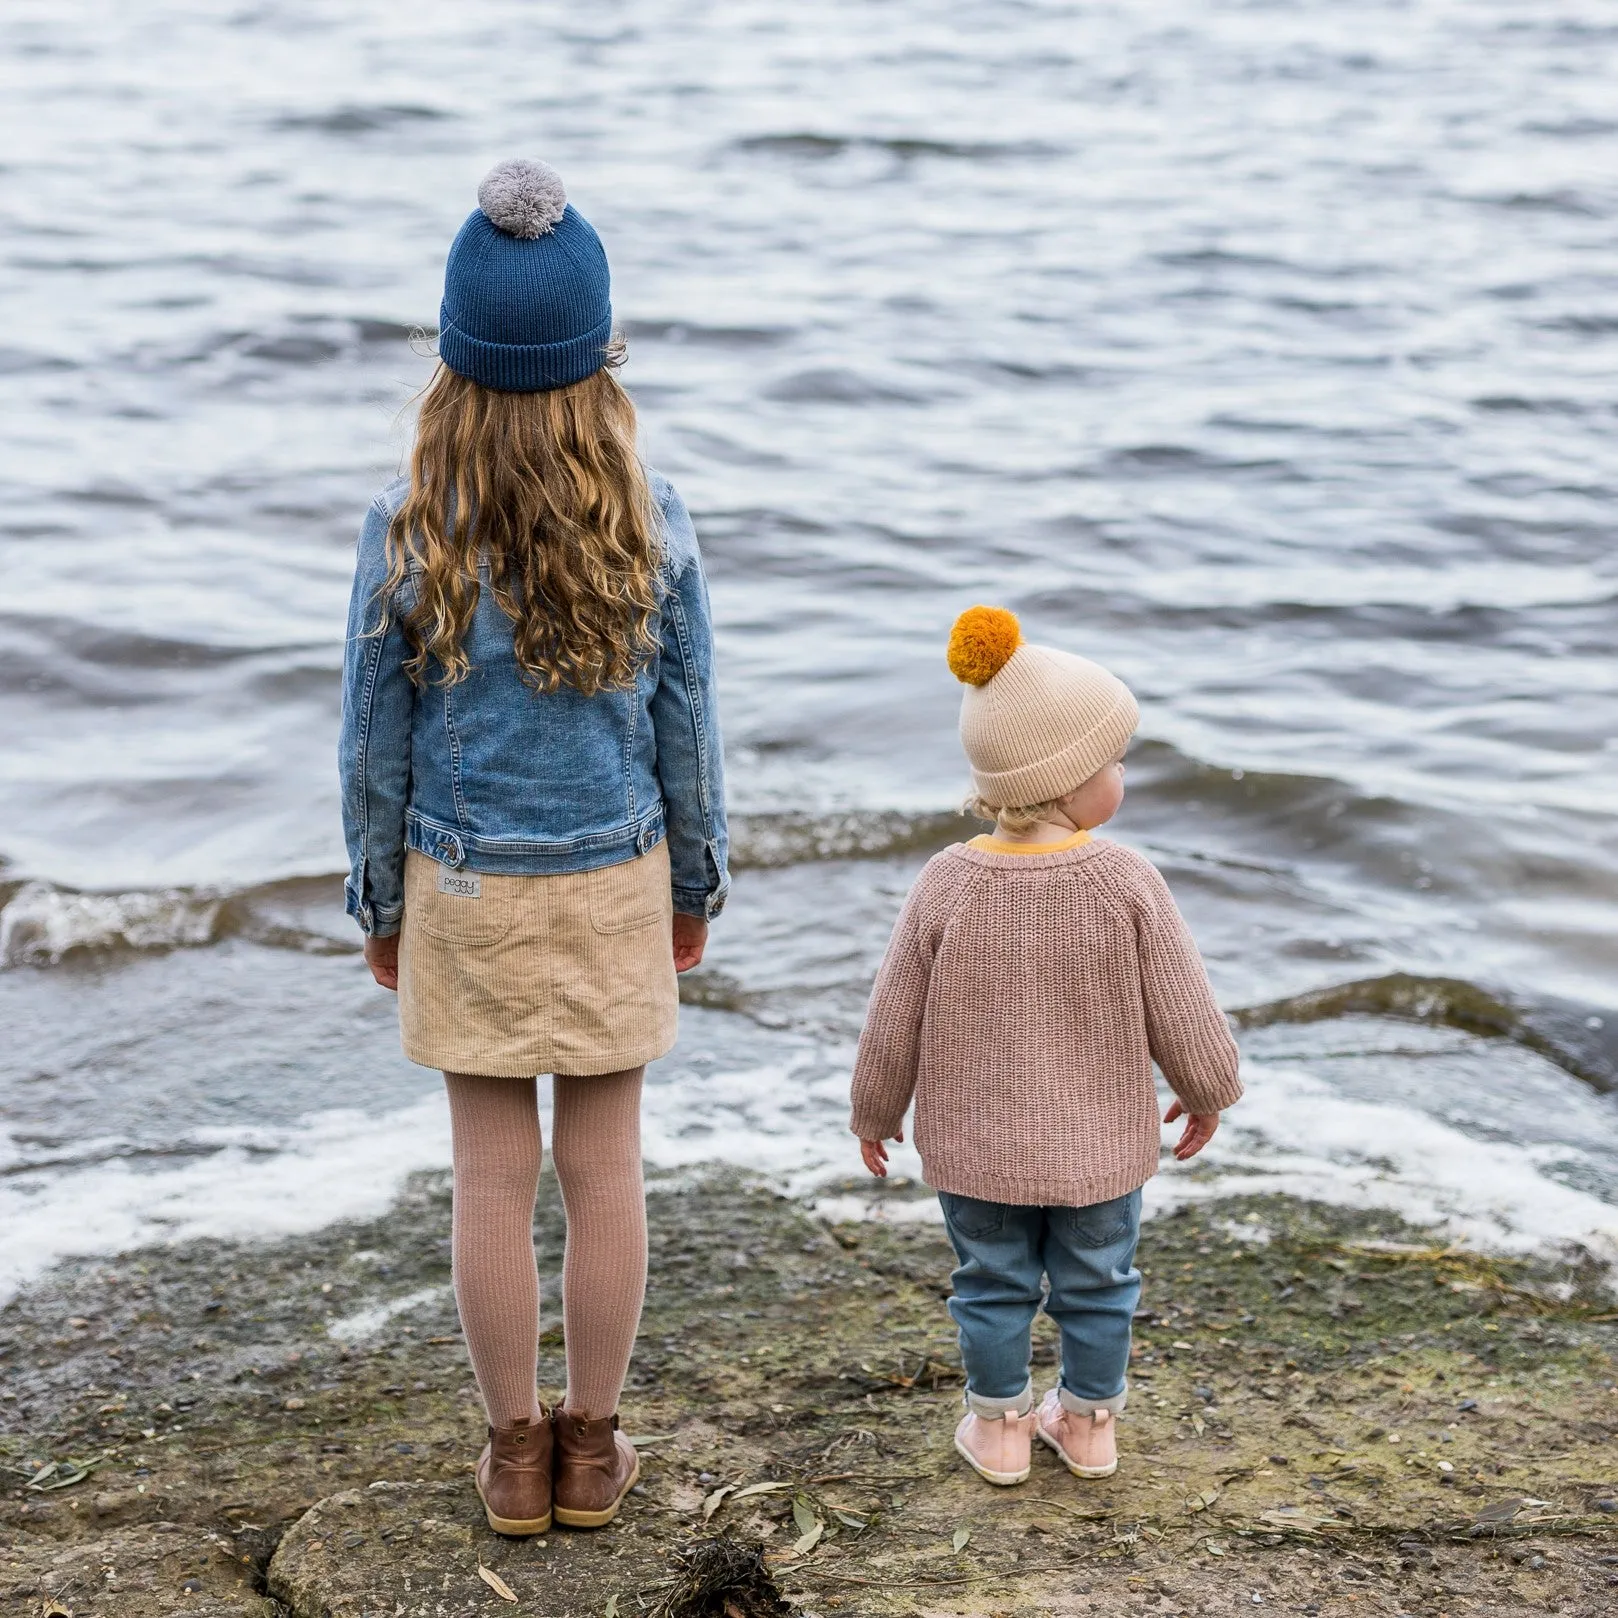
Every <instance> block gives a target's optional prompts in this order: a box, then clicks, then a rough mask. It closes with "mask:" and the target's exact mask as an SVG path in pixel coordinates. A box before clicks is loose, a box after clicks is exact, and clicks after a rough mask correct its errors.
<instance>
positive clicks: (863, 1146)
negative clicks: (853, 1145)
mask: <svg viewBox="0 0 1618 1618" xmlns="http://www.w3.org/2000/svg"><path fill="white" fill-rule="evenodd" d="M893 1138H894V1139H895V1140H903V1139H904V1138H905V1132H904V1131H903V1130H902V1129H901V1130H900V1131H899V1133H898V1134H897V1135H895V1136H894V1137H893ZM860 1156H861V1157H863V1158H864V1159H865V1166H866V1168H868V1169H869V1170H870V1171H871V1172H872V1173H873V1174H874V1175H875V1176H876V1177H877V1179H879V1180H885V1179H887V1177H888V1149H887V1147H886V1146H884V1145H883V1144H882V1142H881V1141H879V1140H862V1141H861V1142H860Z"/></svg>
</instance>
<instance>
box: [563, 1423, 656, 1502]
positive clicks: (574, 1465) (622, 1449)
mask: <svg viewBox="0 0 1618 1618" xmlns="http://www.w3.org/2000/svg"><path fill="white" fill-rule="evenodd" d="M552 1419H553V1420H554V1421H555V1423H556V1520H557V1522H559V1523H561V1524H562V1525H563V1526H564V1527H567V1528H604V1527H605V1526H606V1525H607V1524H608V1523H610V1522H611V1521H612V1519H613V1518H614V1517H616V1516H617V1515H618V1508H619V1507H620V1506H621V1505H622V1504H623V1503H624V1496H625V1495H626V1494H628V1493H629V1491H630V1490H631V1489H632V1488H633V1487H634V1486H635V1480H636V1478H638V1477H639V1476H640V1457H639V1456H638V1455H637V1454H636V1453H635V1446H634V1445H633V1444H631V1443H630V1442H629V1440H628V1439H627V1438H625V1437H624V1436H623V1434H622V1433H620V1432H619V1431H618V1418H617V1417H616V1416H601V1417H598V1418H597V1419H596V1420H595V1421H586V1420H584V1418H583V1417H582V1416H575V1415H571V1414H570V1413H569V1412H568V1411H566V1410H558V1411H557V1412H556V1414H555V1416H554V1417H553V1418H552Z"/></svg>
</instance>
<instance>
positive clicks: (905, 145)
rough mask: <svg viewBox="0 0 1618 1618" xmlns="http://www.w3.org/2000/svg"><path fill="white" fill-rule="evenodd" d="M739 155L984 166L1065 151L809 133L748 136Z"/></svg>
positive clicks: (1026, 144)
mask: <svg viewBox="0 0 1618 1618" xmlns="http://www.w3.org/2000/svg"><path fill="white" fill-rule="evenodd" d="M733 145H734V148H735V150H737V151H739V152H765V153H770V154H774V155H778V156H783V157H808V158H828V157H841V156H842V155H843V153H845V152H885V153H886V154H887V155H888V156H890V157H897V158H901V159H911V158H918V157H952V158H964V159H965V160H967V161H968V162H987V161H993V160H996V159H1004V158H1017V157H1055V156H1059V155H1061V153H1062V152H1063V151H1064V150H1065V148H1064V147H1061V146H1055V145H1052V144H1050V143H1049V142H1047V141H1030V140H1022V141H990V140H976V141H959V140H924V139H919V138H917V137H914V136H902V135H901V136H884V135H819V134H813V133H811V132H809V131H800V132H798V133H795V134H779V135H750V136H747V137H746V138H744V139H742V140H738V141H735V142H734V143H733Z"/></svg>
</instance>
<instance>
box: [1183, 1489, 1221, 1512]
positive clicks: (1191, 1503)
mask: <svg viewBox="0 0 1618 1618" xmlns="http://www.w3.org/2000/svg"><path fill="white" fill-rule="evenodd" d="M1218 1498H1219V1491H1218V1490H1217V1489H1204V1490H1203V1492H1202V1493H1201V1494H1194V1495H1192V1496H1191V1498H1190V1499H1189V1500H1187V1501H1186V1503H1185V1509H1186V1510H1187V1511H1206V1510H1207V1509H1208V1507H1209V1506H1211V1505H1212V1504H1213V1503H1214V1501H1216V1500H1217V1499H1218Z"/></svg>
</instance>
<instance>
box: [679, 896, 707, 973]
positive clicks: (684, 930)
mask: <svg viewBox="0 0 1618 1618" xmlns="http://www.w3.org/2000/svg"><path fill="white" fill-rule="evenodd" d="M707 947H708V924H707V922H705V921H704V920H703V919H702V917H701V916H688V915H686V913H685V912H684V911H683V910H676V911H675V912H674V970H675V971H676V972H689V971H690V970H691V968H692V967H693V966H700V965H701V964H702V952H703V950H705V949H706V948H707Z"/></svg>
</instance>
